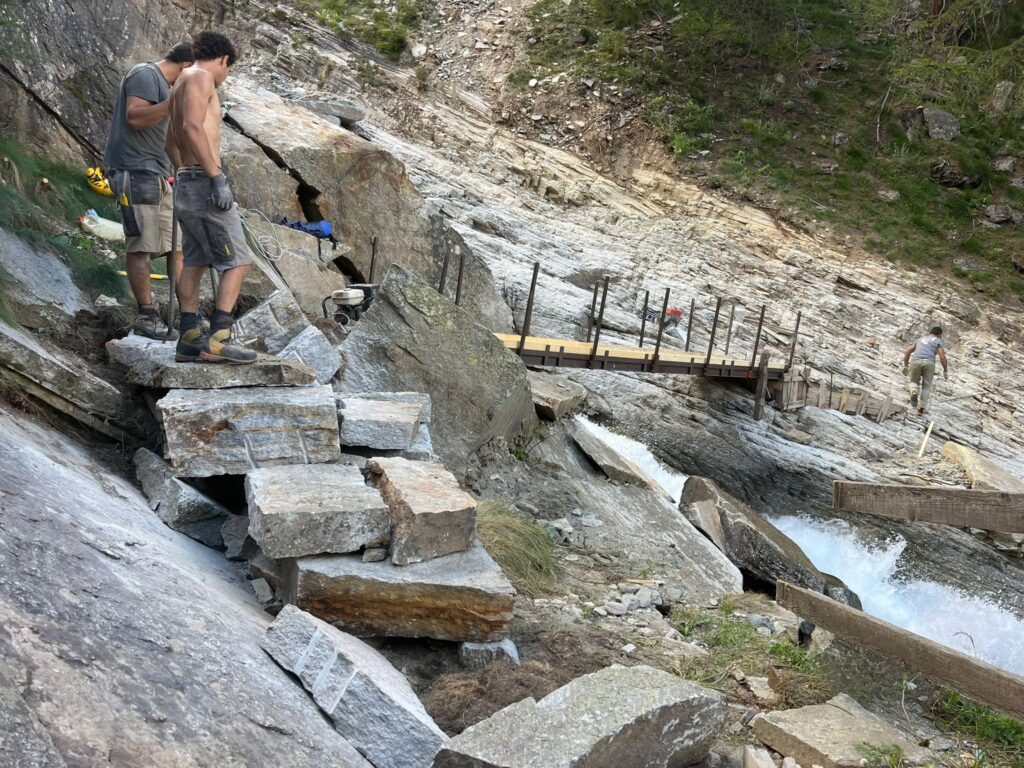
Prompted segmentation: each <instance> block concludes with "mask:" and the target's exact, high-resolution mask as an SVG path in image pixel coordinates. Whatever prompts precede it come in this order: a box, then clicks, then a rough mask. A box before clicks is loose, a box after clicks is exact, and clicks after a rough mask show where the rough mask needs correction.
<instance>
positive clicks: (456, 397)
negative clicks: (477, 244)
mask: <svg viewBox="0 0 1024 768" xmlns="http://www.w3.org/2000/svg"><path fill="white" fill-rule="evenodd" d="M341 353H342V369H341V371H340V372H339V374H338V381H339V388H340V389H342V390H344V391H346V392H379V391H382V390H395V391H408V390H413V391H416V392H423V393H426V394H428V395H430V398H431V401H432V402H433V415H432V418H431V436H432V438H433V442H434V449H435V450H436V451H437V453H438V455H440V456H441V457H442V459H443V460H444V461H445V462H446V463H447V464H448V465H449V466H462V465H463V464H464V462H465V460H466V458H467V457H468V455H469V454H470V453H472V452H473V451H475V450H476V449H477V448H478V447H479V446H480V445H482V444H483V443H485V442H486V441H488V440H490V439H491V438H493V437H497V436H501V437H504V438H505V439H507V440H509V441H510V442H514V441H515V440H516V439H517V438H520V437H523V436H526V435H528V434H529V433H530V432H531V430H532V429H533V427H534V425H535V424H536V420H537V417H536V414H535V413H534V409H533V400H532V397H531V396H530V386H529V383H528V382H527V379H526V369H525V368H524V367H523V364H522V363H521V362H520V361H519V359H518V358H517V357H516V356H515V355H513V354H512V353H511V352H509V351H508V350H507V349H505V347H504V345H503V344H502V343H501V342H500V341H498V339H496V338H495V337H494V335H493V334H492V333H490V332H489V331H488V330H486V329H485V328H483V327H481V326H479V325H477V323H476V322H475V318H474V317H473V316H472V315H471V314H469V313H468V312H467V311H466V310H464V309H461V308H460V307H457V306H455V304H454V303H452V302H451V301H449V300H448V299H446V298H444V297H443V296H440V295H439V294H438V293H437V292H436V291H435V290H434V289H433V288H432V287H431V286H429V285H427V284H425V283H423V282H422V281H421V280H420V279H419V278H417V277H416V276H415V275H414V274H413V273H411V272H409V271H407V270H405V269H403V268H401V267H397V266H395V267H392V268H391V270H390V272H389V273H388V276H387V278H386V279H385V281H384V283H383V285H382V286H381V289H380V293H379V294H378V295H377V298H376V299H375V300H374V303H373V305H372V306H371V307H370V310H369V311H368V312H367V313H366V314H365V315H364V316H363V318H362V320H360V321H359V322H358V323H357V324H356V326H355V328H354V329H353V330H352V332H351V333H350V334H349V336H348V338H347V339H346V340H345V343H344V344H343V345H342V346H341Z"/></svg>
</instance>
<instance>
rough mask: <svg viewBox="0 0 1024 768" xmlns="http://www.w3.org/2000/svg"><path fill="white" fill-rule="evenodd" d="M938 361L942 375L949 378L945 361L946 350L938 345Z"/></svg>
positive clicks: (947, 365)
mask: <svg viewBox="0 0 1024 768" xmlns="http://www.w3.org/2000/svg"><path fill="white" fill-rule="evenodd" d="M939 362H940V363H942V375H943V376H945V377H946V378H947V379H948V378H949V363H948V362H947V361H946V350H944V349H943V348H942V347H939Z"/></svg>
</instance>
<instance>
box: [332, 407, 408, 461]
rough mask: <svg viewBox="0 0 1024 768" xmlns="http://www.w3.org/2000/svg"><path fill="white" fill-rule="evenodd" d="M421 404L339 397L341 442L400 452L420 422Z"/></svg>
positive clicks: (406, 446) (406, 445)
mask: <svg viewBox="0 0 1024 768" xmlns="http://www.w3.org/2000/svg"><path fill="white" fill-rule="evenodd" d="M420 410H421V408H420V406H419V405H417V404H415V403H399V402H390V403H389V402H386V401H382V400H369V399H364V398H351V399H350V398H346V397H339V398H338V419H339V420H340V422H341V444H342V445H356V446H364V447H366V448H377V449H381V450H392V451H402V450H405V449H407V448H409V446H411V445H412V442H413V439H414V438H415V437H416V431H417V429H419V425H420Z"/></svg>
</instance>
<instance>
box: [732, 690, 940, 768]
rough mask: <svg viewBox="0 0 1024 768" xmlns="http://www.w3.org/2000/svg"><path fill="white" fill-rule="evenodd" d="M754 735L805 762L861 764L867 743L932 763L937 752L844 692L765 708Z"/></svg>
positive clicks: (852, 767) (826, 766)
mask: <svg viewBox="0 0 1024 768" xmlns="http://www.w3.org/2000/svg"><path fill="white" fill-rule="evenodd" d="M751 727H752V728H753V730H754V735H755V736H757V738H759V739H760V740H761V741H763V742H764V743H765V744H767V745H768V746H769V747H771V748H772V749H774V750H775V751H776V752H780V753H781V754H783V755H785V756H786V757H792V758H794V759H795V760H796V761H797V762H798V763H800V765H820V766H822V767H823V768H858V767H859V766H861V765H863V763H862V762H861V761H862V760H863V759H864V752H863V748H864V746H865V745H867V746H871V747H875V748H878V749H887V748H890V747H894V746H895V747H899V748H900V749H901V750H902V751H903V760H904V762H903V764H904V765H907V766H913V765H928V764H929V763H931V762H932V761H933V760H934V759H935V756H934V755H933V754H932V753H931V751H930V750H927V749H925V748H924V747H919V746H918V745H917V743H916V742H915V741H914V740H913V739H912V738H910V737H909V736H907V735H906V734H905V733H903V732H902V731H900V730H898V729H897V728H894V727H893V726H891V725H889V724H888V723H887V722H885V721H884V720H882V719H881V718H880V717H877V716H876V715H874V714H872V713H871V712H868V711H867V710H866V709H864V707H862V706H861V705H860V704H858V703H857V702H856V701H855V700H854V699H852V698H851V697H849V696H847V695H846V694H845V693H841V694H839V695H838V696H836V697H835V698H832V699H830V700H829V701H828V703H826V704H815V705H813V706H809V707H801V708H800V709H788V710H779V711H775V712H768V713H765V714H760V715H758V716H757V717H755V718H754V719H753V720H752V721H751Z"/></svg>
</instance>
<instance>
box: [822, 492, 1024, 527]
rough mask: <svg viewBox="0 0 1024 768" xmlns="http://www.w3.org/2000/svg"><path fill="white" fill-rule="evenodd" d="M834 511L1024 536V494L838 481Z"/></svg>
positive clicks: (833, 499)
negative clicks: (1023, 534) (1021, 534)
mask: <svg viewBox="0 0 1024 768" xmlns="http://www.w3.org/2000/svg"><path fill="white" fill-rule="evenodd" d="M832 507H833V508H834V509H835V510H836V511H841V512H862V513H864V514H867V515H877V516H878V517H890V518H895V519H897V520H910V521H912V522H925V523H942V524H944V525H952V526H955V527H957V528H984V529H985V530H986V531H1004V532H1009V533H1024V493H1010V492H1008V491H972V490H971V489H969V488H936V487H932V486H917V485H883V484H876V483H856V482H852V481H849V480H836V481H834V482H833V483H832Z"/></svg>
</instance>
